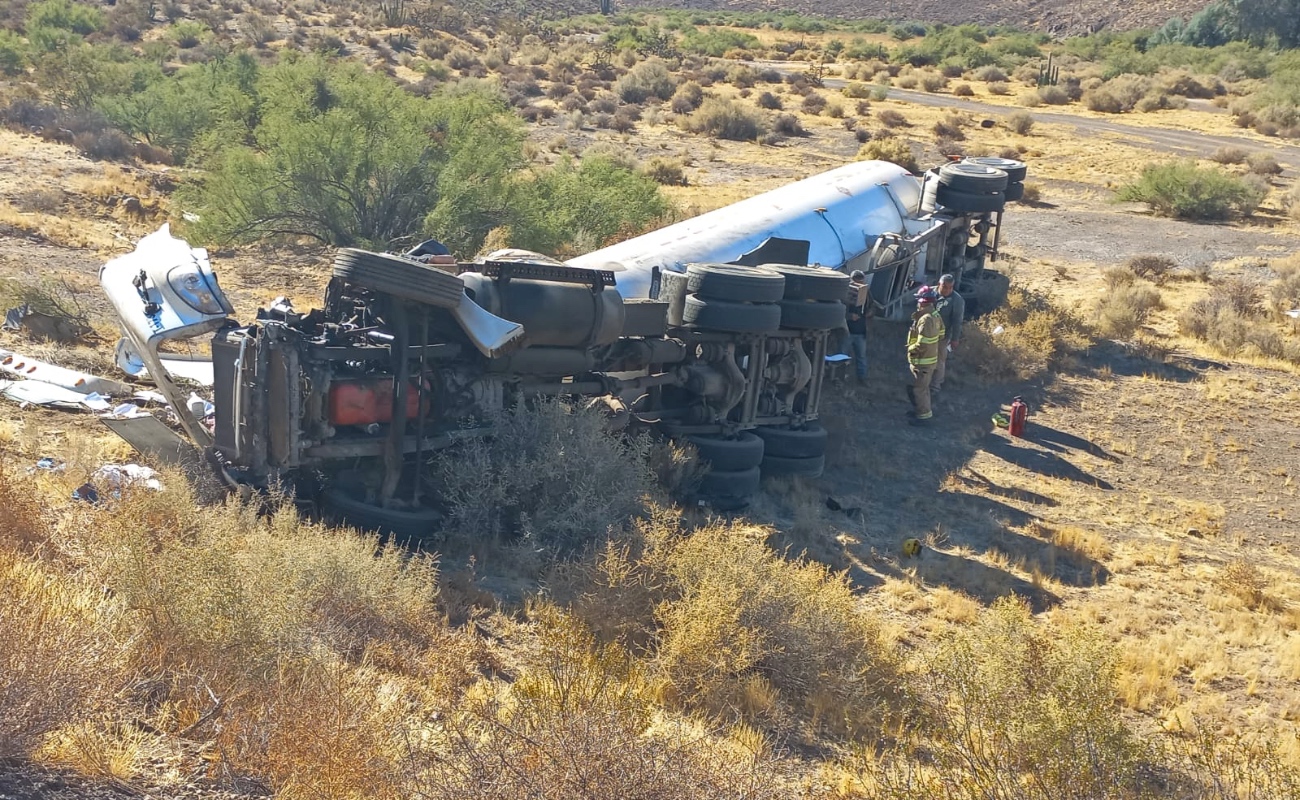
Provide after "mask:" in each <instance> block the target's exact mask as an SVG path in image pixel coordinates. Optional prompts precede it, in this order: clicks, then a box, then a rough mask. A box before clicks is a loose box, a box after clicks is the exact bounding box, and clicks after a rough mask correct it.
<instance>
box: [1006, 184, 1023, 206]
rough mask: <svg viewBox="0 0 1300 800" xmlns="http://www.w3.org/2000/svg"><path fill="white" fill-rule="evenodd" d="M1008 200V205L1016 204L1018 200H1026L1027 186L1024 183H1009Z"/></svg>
mask: <svg viewBox="0 0 1300 800" xmlns="http://www.w3.org/2000/svg"><path fill="white" fill-rule="evenodd" d="M1006 198H1007V202H1008V203H1014V202H1016V201H1017V200H1023V199H1025V185H1024V184H1023V183H1019V182H1016V183H1008V184H1007V193H1006Z"/></svg>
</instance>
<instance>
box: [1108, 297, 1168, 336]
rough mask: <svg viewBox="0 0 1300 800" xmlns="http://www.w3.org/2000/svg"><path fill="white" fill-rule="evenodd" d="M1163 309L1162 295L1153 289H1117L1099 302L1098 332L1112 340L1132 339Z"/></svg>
mask: <svg viewBox="0 0 1300 800" xmlns="http://www.w3.org/2000/svg"><path fill="white" fill-rule="evenodd" d="M1160 306H1161V300H1160V293H1159V292H1158V291H1156V290H1155V289H1154V288H1153V287H1151V286H1148V285H1146V284H1141V283H1130V284H1128V285H1126V286H1114V287H1112V288H1111V290H1110V291H1108V292H1106V294H1104V295H1103V296H1102V297H1101V298H1099V299H1098V301H1097V310H1096V315H1095V319H1096V324H1097V332H1098V333H1100V334H1101V335H1102V336H1104V337H1106V338H1108V339H1121V340H1125V339H1131V338H1133V334H1135V333H1136V332H1137V330H1138V328H1140V327H1142V325H1143V324H1145V323H1146V321H1147V318H1148V317H1150V315H1151V312H1152V311H1154V310H1155V309H1158V308H1160Z"/></svg>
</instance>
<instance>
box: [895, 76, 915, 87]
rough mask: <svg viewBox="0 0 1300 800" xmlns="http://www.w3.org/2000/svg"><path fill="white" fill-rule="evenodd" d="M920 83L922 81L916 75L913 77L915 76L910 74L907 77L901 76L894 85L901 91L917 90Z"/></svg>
mask: <svg viewBox="0 0 1300 800" xmlns="http://www.w3.org/2000/svg"><path fill="white" fill-rule="evenodd" d="M919 83H920V80H919V79H918V78H917V77H916V76H915V75H913V74H911V73H909V74H907V75H900V76H899V77H898V78H897V79H896V80H895V81H894V85H895V86H897V87H898V88H900V89H915V88H916V87H917V84H919Z"/></svg>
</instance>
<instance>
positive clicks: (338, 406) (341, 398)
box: [329, 378, 429, 425]
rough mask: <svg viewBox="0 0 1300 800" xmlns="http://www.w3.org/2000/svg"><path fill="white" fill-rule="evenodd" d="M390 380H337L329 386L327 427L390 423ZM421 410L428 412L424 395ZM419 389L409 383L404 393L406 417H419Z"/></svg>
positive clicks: (391, 386)
mask: <svg viewBox="0 0 1300 800" xmlns="http://www.w3.org/2000/svg"><path fill="white" fill-rule="evenodd" d="M395 384H396V381H394V380H392V379H391V378H388V379H380V380H372V381H338V382H336V383H334V384H331V385H330V392H329V419H330V424H331V425H369V424H371V423H373V422H392V421H393V387H394V385H395ZM425 397H426V400H425V403H424V411H425V413H428V410H429V403H428V400H427V398H428V393H427V392H426V394H425ZM419 403H420V388H419V386H418V385H417V384H415V383H412V385H411V388H410V391H408V392H407V393H406V416H407V418H408V419H415V418H416V417H417V416H419V414H420V406H419Z"/></svg>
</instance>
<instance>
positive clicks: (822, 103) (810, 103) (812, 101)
mask: <svg viewBox="0 0 1300 800" xmlns="http://www.w3.org/2000/svg"><path fill="white" fill-rule="evenodd" d="M824 108H826V98H825V97H823V96H822V95H820V94H817V93H816V92H813V93H812V94H810V95H808V96H807V97H805V98H804V99H803V102H802V103H800V104H799V110H801V111H803V112H804V113H805V114H820V113H822V109H824Z"/></svg>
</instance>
